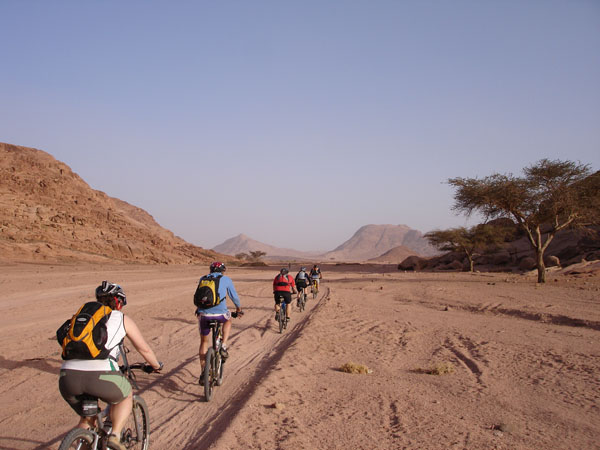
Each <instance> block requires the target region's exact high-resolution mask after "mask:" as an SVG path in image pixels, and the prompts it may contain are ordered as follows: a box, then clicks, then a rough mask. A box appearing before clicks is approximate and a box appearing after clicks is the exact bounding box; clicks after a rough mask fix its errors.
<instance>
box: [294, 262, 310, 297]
mask: <svg viewBox="0 0 600 450" xmlns="http://www.w3.org/2000/svg"><path fill="white" fill-rule="evenodd" d="M295 281H296V288H297V289H298V297H296V304H297V305H300V296H301V295H302V293H303V292H304V291H305V290H306V288H307V287H308V286H309V284H310V279H309V276H308V274H307V273H306V267H301V268H300V272H298V273H297V274H296V278H295Z"/></svg>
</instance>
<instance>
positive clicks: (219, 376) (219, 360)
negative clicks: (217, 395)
mask: <svg viewBox="0 0 600 450" xmlns="http://www.w3.org/2000/svg"><path fill="white" fill-rule="evenodd" d="M216 365H217V379H216V383H217V386H221V385H222V384H223V366H224V364H223V357H222V356H221V355H217V360H216Z"/></svg>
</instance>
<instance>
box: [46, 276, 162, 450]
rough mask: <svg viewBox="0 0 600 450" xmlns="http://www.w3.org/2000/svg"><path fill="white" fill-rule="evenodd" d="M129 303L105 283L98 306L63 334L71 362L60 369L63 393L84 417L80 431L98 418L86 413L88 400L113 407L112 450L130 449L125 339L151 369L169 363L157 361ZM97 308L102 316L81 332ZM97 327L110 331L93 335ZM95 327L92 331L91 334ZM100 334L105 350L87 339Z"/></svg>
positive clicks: (98, 290)
mask: <svg viewBox="0 0 600 450" xmlns="http://www.w3.org/2000/svg"><path fill="white" fill-rule="evenodd" d="M126 304H127V298H126V296H125V292H123V289H122V288H121V286H119V285H118V284H114V283H110V282H108V281H103V282H102V284H101V285H100V286H98V287H97V288H96V302H89V303H86V304H85V305H83V306H82V307H81V308H80V310H79V312H78V313H77V314H76V315H75V316H74V317H73V318H72V319H70V320H68V321H66V322H65V323H64V324H63V325H62V326H61V327H60V328H59V329H58V331H57V338H58V340H59V344H61V345H62V347H63V354H62V357H63V359H64V360H65V362H64V363H63V365H62V366H61V368H60V378H59V382H58V387H59V390H60V394H61V395H62V397H63V398H64V399H65V401H66V402H67V403H68V404H69V406H71V408H72V409H73V410H74V411H75V412H76V413H77V414H78V415H79V416H80V419H79V424H78V425H77V426H78V427H79V428H89V427H92V426H93V425H94V421H95V419H96V418H95V417H88V416H86V415H85V414H84V409H85V406H84V402H85V400H86V398H88V397H96V398H100V399H101V400H103V401H104V402H106V403H109V404H110V405H111V407H110V418H111V420H112V431H111V433H112V434H111V435H110V436H109V438H108V443H109V445H110V448H112V449H115V450H125V449H126V447H125V445H124V444H123V443H122V442H121V441H120V435H121V430H122V429H123V426H124V425H125V423H126V421H127V418H128V417H129V414H131V409H132V405H133V396H132V392H131V384H130V383H129V380H128V379H127V377H126V376H125V375H123V374H122V373H121V371H120V370H119V363H118V360H119V357H120V350H119V344H120V343H121V342H122V341H123V339H124V338H125V336H127V337H128V338H129V339H130V340H131V343H132V344H133V346H134V347H135V349H136V350H137V351H138V352H139V353H140V354H141V355H142V356H143V357H144V359H145V360H146V361H147V363H148V365H147V366H146V367H147V369H144V370H145V371H149V372H152V371H155V372H158V371H160V370H161V369H162V368H163V364H162V363H161V362H160V361H158V360H157V359H156V355H155V354H154V352H153V351H152V349H151V348H150V346H149V345H148V343H147V342H146V340H145V339H144V337H143V336H142V333H141V332H140V330H139V328H138V327H137V325H136V324H135V322H134V321H133V320H132V319H131V318H130V317H129V316H126V315H124V314H123V313H122V312H121V309H122V308H123V306H125V305H126ZM92 309H93V310H95V311H96V312H95V313H94V314H93V316H92V318H91V319H90V320H89V325H86V326H85V328H84V329H83V331H81V330H80V329H79V328H78V326H77V325H76V322H77V321H80V322H82V321H85V318H86V317H85V316H86V314H88V312H91V310H92ZM80 313H82V314H80ZM101 316H102V317H101ZM88 317H89V315H88ZM96 321H97V322H96ZM96 327H103V328H104V329H105V331H104V330H98V332H100V331H103V333H93V332H92V331H96ZM90 328H91V329H92V331H89V329H90ZM76 332H77V333H78V334H77V335H76V334H75V333H76ZM86 333H87V334H86ZM95 334H104V335H105V336H106V340H105V343H104V344H103V345H101V346H100V347H101V348H98V347H97V346H96V345H95V342H93V341H94V339H91V340H90V339H87V340H86V339H85V336H88V335H95ZM82 336H83V338H81V337H82ZM74 338H76V339H77V340H75V339H74ZM80 338H81V339H80ZM84 341H85V345H84ZM86 349H87V350H86ZM87 352H89V355H88V354H87ZM92 352H93V353H92ZM96 352H97V353H96Z"/></svg>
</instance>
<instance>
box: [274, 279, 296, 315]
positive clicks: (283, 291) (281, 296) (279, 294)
mask: <svg viewBox="0 0 600 450" xmlns="http://www.w3.org/2000/svg"><path fill="white" fill-rule="evenodd" d="M292 293H293V294H296V293H297V291H296V283H295V282H294V277H292V276H290V275H289V271H288V270H287V269H286V268H285V267H284V268H283V269H281V270H280V271H279V274H277V276H276V277H275V279H274V280H273V296H274V297H275V320H278V317H279V309H280V306H279V305H280V304H281V300H283V301H284V302H285V305H286V308H285V312H286V320H290V310H291V309H292V307H291V305H290V303H292Z"/></svg>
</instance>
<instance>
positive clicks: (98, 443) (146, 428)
mask: <svg viewBox="0 0 600 450" xmlns="http://www.w3.org/2000/svg"><path fill="white" fill-rule="evenodd" d="M119 347H120V349H121V356H122V357H123V365H122V366H120V367H119V368H120V369H121V372H122V373H123V374H125V375H127V378H129V381H130V383H131V385H132V386H133V387H134V388H135V389H139V388H138V385H137V381H136V375H135V373H134V372H133V371H134V370H142V371H144V372H146V373H152V372H155V370H154V368H153V367H152V366H151V365H149V364H145V363H135V364H129V362H128V361H127V353H129V349H127V348H126V347H125V346H124V345H123V343H121V344H119ZM161 368H162V363H161ZM109 412H110V405H107V406H106V408H104V409H103V410H101V409H100V406H99V405H98V398H97V397H93V396H88V397H87V398H86V399H84V400H83V415H84V416H85V417H95V418H96V420H95V425H94V428H92V429H90V430H87V429H83V428H73V429H72V430H71V431H69V432H68V433H67V435H66V436H65V438H64V439H63V441H62V443H61V444H60V447H58V450H67V449H71V448H74V449H78V450H80V449H86V450H104V449H111V448H112V447H111V446H110V445H108V438H109V436H110V434H111V432H112V422H111V421H110V414H109ZM149 439H150V416H149V413H148V406H146V402H145V401H144V399H143V398H142V397H140V396H139V395H134V396H133V410H132V413H131V414H130V415H129V418H128V419H127V422H126V424H125V426H124V427H123V431H122V432H121V443H123V444H124V445H125V447H127V448H128V449H139V450H147V449H148V446H149V443H150V441H149Z"/></svg>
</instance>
